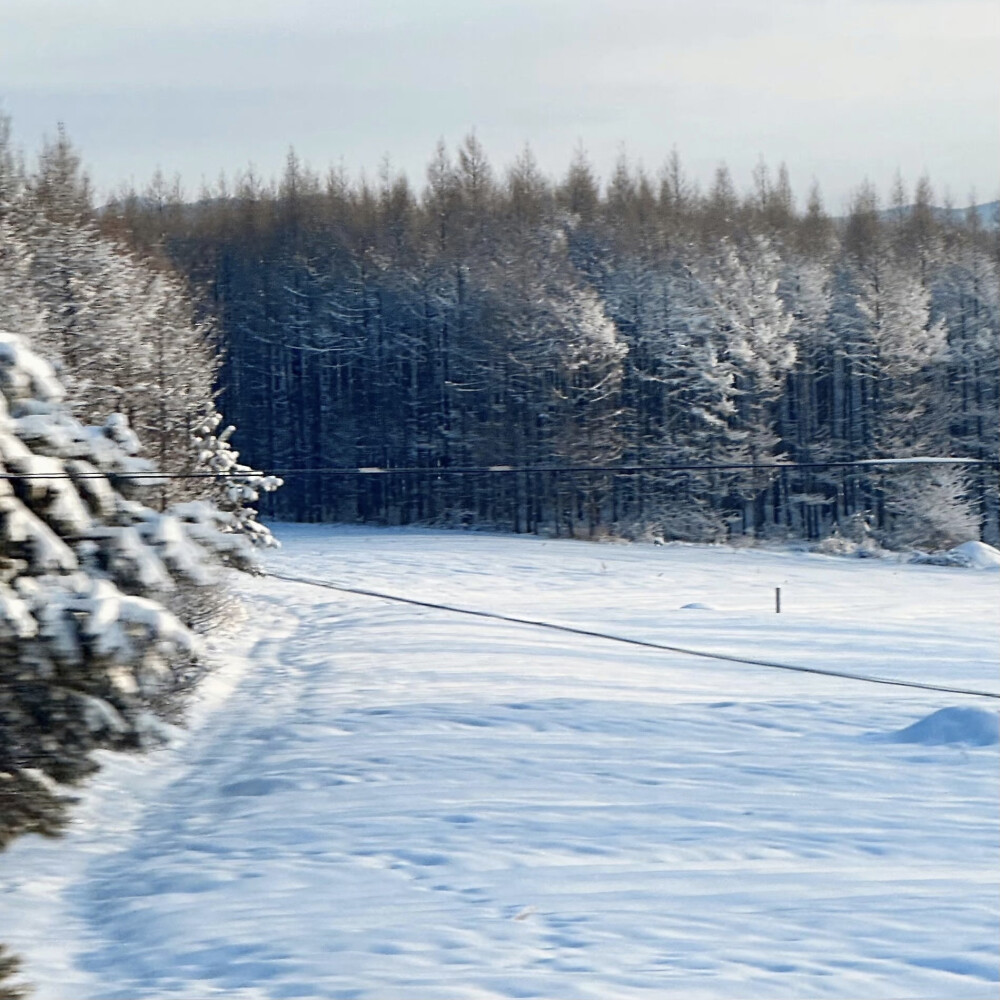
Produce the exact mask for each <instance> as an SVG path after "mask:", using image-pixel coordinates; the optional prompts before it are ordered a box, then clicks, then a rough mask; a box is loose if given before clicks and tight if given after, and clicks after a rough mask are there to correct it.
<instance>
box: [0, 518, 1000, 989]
mask: <svg viewBox="0 0 1000 1000" xmlns="http://www.w3.org/2000/svg"><path fill="white" fill-rule="evenodd" d="M276 531H277V535H278V537H279V539H280V540H281V541H282V543H283V548H282V549H281V550H279V551H277V552H272V553H268V554H267V556H266V563H267V565H268V566H269V567H270V568H272V569H273V570H274V571H275V572H281V573H282V574H287V575H297V576H305V577H312V578H316V579H323V580H327V581H337V582H341V583H343V584H345V585H347V586H355V587H363V588H367V589H371V590H380V591H384V592H391V593H397V594H400V595H405V596H412V597H416V598H418V599H420V600H425V601H440V602H443V603H448V604H454V605H459V606H463V607H467V608H475V609H488V610H495V611H499V612H501V613H504V614H508V615H515V616H522V617H534V618H540V619H541V618H544V619H546V620H549V621H557V622H560V623H564V624H570V625H576V626H579V627H585V628H590V629H595V630H606V631H609V632H614V633H617V634H620V635H628V636H634V637H636V638H642V639H647V640H651V641H658V642H665V643H670V644H673V645H679V646H691V647H695V648H701V649H712V650H717V651H719V652H724V653H730V654H736V655H747V656H750V657H754V658H760V659H773V660H778V661H783V662H790V663H799V664H803V665H814V666H819V667H826V668H830V669H838V670H848V671H855V672H858V673H878V674H881V675H886V676H894V677H898V678H912V679H914V680H919V681H924V682H931V683H934V682H937V683H944V684H949V685H962V686H968V687H977V688H982V689H988V690H993V691H997V690H998V689H1000V684H998V679H997V638H998V635H997V633H998V628H997V615H996V608H997V597H998V596H1000V595H998V590H1000V578H998V577H997V576H996V575H995V574H993V573H973V572H969V571H968V570H966V569H962V568H958V567H949V566H934V565H910V564H904V563H890V562H882V561H867V560H866V561H860V560H845V559H837V558H833V557H829V556H823V555H818V554H810V553H806V552H790V551H769V552H762V551H753V550H732V549H727V548H722V547H700V546H693V545H664V546H656V547H654V546H640V545H634V546H598V545H592V544H587V543H582V542H566V541H545V540H541V539H536V538H525V537H520V538H517V537H502V536H491V535H482V534H461V533H446V532H432V531H413V530H409V531H407V530H402V529H396V530H390V529H384V530H375V529H367V528H331V527H329V526H326V527H324V526H291V525H284V526H282V525H279V526H277V529H276ZM777 586H780V587H781V589H782V613H781V614H780V615H776V614H775V613H774V610H773V595H774V588H775V587H777ZM243 589H244V591H245V595H246V618H245V620H244V621H242V622H241V623H239V625H238V627H236V628H234V630H233V632H232V633H231V635H229V636H228V637H226V638H224V639H219V640H217V642H218V645H219V653H220V657H221V659H222V661H223V666H222V668H221V670H220V672H219V674H218V675H216V676H215V677H212V678H210V682H209V684H208V685H207V686H206V687H204V688H203V689H202V692H201V695H202V700H201V701H200V702H199V703H198V704H196V705H195V708H194V713H193V724H192V726H191V728H190V729H189V730H188V731H186V732H182V733H177V734H176V736H175V739H174V741H173V743H172V744H171V745H170V746H169V747H168V748H166V749H163V750H161V751H158V752H153V753H150V754H149V755H147V756H146V757H129V756H125V757H114V756H112V755H104V757H103V760H104V761H105V767H104V769H103V770H102V771H101V773H100V774H99V775H98V776H97V777H96V778H95V779H94V780H93V781H92V782H91V784H90V785H89V787H88V789H87V790H86V793H85V794H84V799H83V802H82V803H81V805H80V806H79V808H78V810H77V812H76V818H75V821H74V823H73V826H72V829H71V830H70V832H69V834H68V835H67V837H65V838H64V839H63V840H61V841H57V842H49V841H43V840H41V839H39V838H35V837H28V838H23V839H22V840H20V841H17V842H16V843H15V844H14V845H13V846H12V847H11V848H10V849H9V850H8V851H7V852H6V853H5V854H4V855H0V940H3V941H4V942H5V943H6V944H7V945H8V946H10V947H11V948H12V950H14V951H15V952H19V953H21V954H22V956H23V957H24V959H25V964H26V971H27V974H28V977H29V978H30V979H32V980H33V981H34V982H35V983H36V985H37V989H38V992H37V996H38V998H39V1000H45V998H51V997H65V996H74V997H106V998H111V997H157V998H159V997H181V996H193V995H198V996H205V995H210V994H213V993H224V994H225V995H226V996H232V997H237V998H245V1000H250V998H272V997H273V998H278V997H357V998H365V997H387V996H392V997H399V998H407V997H409V998H416V997H428V996H433V997H440V998H451V997H453V998H458V997H481V998H486V997H514V996H519V997H527V996H544V997H575V998H589V997H595V998H596V997H602V998H603V997H608V996H614V997H628V996H650V995H655V996H673V997H685V998H688V997H691V998H698V997H702V998H707V997H714V998H732V997H768V998H782V997H789V998H803V997H841V998H857V997H860V996H864V997H866V998H873V1000H875V998H889V997H904V996H905V997H910V998H932V997H944V996H947V997H950V998H983V1000H985V998H987V997H990V998H994V997H996V995H997V990H998V983H1000V945H998V941H1000V933H998V932H1000V912H998V911H1000V905H998V885H1000V874H998V871H997V866H996V857H997V849H998V847H1000V787H998V783H997V780H996V779H997V763H998V747H997V743H996V739H995V735H994V738H993V740H992V741H990V740H989V739H981V738H980V736H981V735H982V733H984V732H985V733H986V735H987V736H988V735H989V732H990V730H989V722H988V720H990V719H992V720H994V725H995V718H996V716H995V707H996V703H995V702H993V701H990V700H987V699H973V698H965V699H963V698H959V697H957V696H955V695H943V694H933V693H930V692H926V691H917V690H909V689H904V688H890V687H879V686H875V685H870V684H861V683H856V682H851V681H848V680H844V679H838V678H832V677H820V676H813V675H803V674H794V673H787V672H781V671H771V670H767V669H764V668H760V667H751V666H741V665H737V664H734V663H722V662H713V661H707V660H695V659H692V658H689V657H684V656H681V655H678V654H671V653H661V652H656V651H654V650H650V649H642V648H637V647H630V646H625V645H621V644H615V643H612V642H604V641H600V640H593V639H586V638H584V637H581V636H573V635H569V634H564V633H555V632H549V631H545V630H541V629H536V628H530V627H524V626H516V625H512V624H506V623H502V622H497V621H489V620H484V619H474V618H468V617H465V616H459V615H455V614H450V613H446V612H440V611H434V610H431V609H415V608H413V607H407V606H404V605H401V604H394V603H389V602H386V601H381V600H375V599H371V598H365V597H361V596H358V595H347V594H340V593H335V592H332V591H327V590H320V589H317V588H315V587H310V586H307V585H304V584H296V583H286V582H282V581H278V580H275V579H273V578H271V579H267V578H265V579H248V580H247V581H246V582H245V583H244V584H243ZM684 605H708V606H710V607H711V609H712V611H711V613H705V612H704V611H700V612H696V611H695V610H694V609H691V610H685V609H684V607H683V606H684ZM993 732H994V734H995V729H994V730H993ZM873 734H875V738H873ZM977 734H978V735H977Z"/></svg>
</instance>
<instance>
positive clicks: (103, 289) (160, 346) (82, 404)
mask: <svg viewBox="0 0 1000 1000" xmlns="http://www.w3.org/2000/svg"><path fill="white" fill-rule="evenodd" d="M2 124H3V123H2V122H0V125H2ZM89 199H90V192H89V185H88V183H87V180H86V177H85V175H84V174H83V172H82V170H81V167H80V161H79V157H78V155H77V154H76V152H75V151H74V149H73V147H72V145H71V144H70V142H69V140H68V139H67V138H66V135H65V133H64V132H63V131H62V130H60V132H59V135H58V138H57V140H56V141H55V142H53V143H48V144H46V146H45V147H44V149H43V151H42V154H41V156H40V160H39V167H38V170H37V172H36V173H35V174H33V175H29V174H25V173H24V171H21V170H19V169H17V167H16V165H15V164H14V162H13V159H12V156H11V153H10V150H9V141H8V138H7V133H6V132H5V131H4V130H3V129H0V281H2V282H3V284H4V286H5V289H6V290H7V294H6V295H5V296H4V297H3V298H4V301H0V322H2V323H3V324H4V327H5V328H6V329H9V330H16V331H18V332H19V333H20V335H21V336H24V337H27V338H28V339H29V340H30V342H31V344H32V346H33V347H34V348H35V349H36V350H37V351H39V352H40V353H42V354H43V355H44V356H45V357H46V358H47V359H48V360H49V361H50V362H52V363H53V364H54V365H55V366H56V368H57V369H58V372H59V377H60V380H61V381H62V383H63V384H64V386H65V388H66V392H67V405H68V406H69V407H70V409H71V410H72V412H73V414H74V415H75V416H76V417H78V418H79V419H80V420H82V421H83V422H84V423H98V424H99V423H103V422H104V421H105V420H106V419H107V418H108V417H109V416H110V415H111V414H113V413H122V414H124V415H125V416H127V418H128V421H129V425H130V427H131V428H132V429H133V431H134V432H135V433H136V434H137V435H138V437H139V440H140V441H141V442H142V447H143V449H144V454H145V455H146V456H148V457H150V458H152V459H154V460H155V461H156V462H157V465H158V467H159V469H160V470H161V471H162V472H165V473H172V474H174V477H173V478H166V477H165V478H162V479H161V480H160V483H159V488H158V491H157V494H156V495H155V496H153V497H150V498H149V499H150V502H152V503H154V504H156V506H158V507H160V509H166V508H167V507H168V506H170V505H172V504H176V503H179V502H182V501H193V500H199V499H202V500H219V499H224V502H225V505H226V509H227V510H229V511H232V512H233V513H235V514H237V516H236V517H235V518H234V519H233V530H234V531H236V532H242V533H245V534H247V535H248V537H249V538H251V539H252V540H253V541H254V542H255V543H260V544H269V543H271V542H273V539H272V538H271V535H270V533H269V532H268V531H267V530H266V529H264V528H263V526H262V525H260V524H259V522H258V521H257V520H256V511H255V508H254V507H253V506H252V504H253V503H254V502H255V501H256V499H257V498H258V496H259V493H260V492H262V491H263V492H266V491H269V490H272V489H274V488H276V486H277V484H278V480H276V479H274V478H272V477H267V476H263V475H261V474H259V473H256V472H254V470H252V469H249V468H248V467H246V466H239V465H238V463H237V462H236V458H235V456H234V455H233V454H232V449H231V448H228V447H227V448H222V449H221V450H220V445H219V444H218V443H213V431H214V429H215V428H216V427H217V426H218V425H219V424H220V423H222V420H223V418H222V417H221V416H220V415H219V414H218V412H217V410H216V407H215V399H216V389H215V379H216V376H217V374H218V368H219V355H218V351H217V348H216V345H215V343H214V341H213V338H212V335H211V329H210V327H209V326H208V324H206V323H205V322H202V321H199V320H198V319H197V318H196V315H195V307H194V304H193V302H192V299H191V296H190V294H189V292H188V289H187V287H186V285H185V283H184V282H183V281H182V280H181V279H180V278H179V277H178V276H177V275H176V274H174V273H172V272H171V271H170V270H169V269H168V268H167V267H165V266H164V264H163V263H162V262H161V263H155V262H154V261H153V259H152V258H150V257H139V256H138V255H136V254H134V253H132V252H130V251H128V250H127V249H126V248H124V247H123V246H121V245H120V244H118V243H117V242H115V241H114V240H112V239H109V238H107V237H105V236H103V235H102V234H101V232H100V229H99V227H98V224H97V220H96V219H95V218H94V217H93V213H92V211H91V208H90V201H89ZM207 428H208V429H207ZM223 451H225V452H226V456H227V457H226V458H224V459H223V458H222V452H223ZM208 473H216V474H217V475H218V479H214V478H213V477H211V476H209V475H206V474H208ZM234 477H238V481H235V478H234Z"/></svg>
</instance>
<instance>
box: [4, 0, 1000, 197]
mask: <svg viewBox="0 0 1000 1000" xmlns="http://www.w3.org/2000/svg"><path fill="white" fill-rule="evenodd" d="M998 43H1000V4H997V3H996V0H715V2H712V0H618V2H614V3H612V2H608V0H490V2H488V3H480V4H478V5H477V4H475V3H474V0H466V2H464V3H463V2H458V0H433V2H432V0H280V2H277V0H156V2H150V0H0V107H2V109H3V110H4V111H6V113H8V114H9V115H10V116H11V117H12V119H13V125H14V132H15V136H16V138H17V140H18V141H19V143H20V144H21V145H23V146H24V147H26V148H27V149H28V150H29V151H30V150H33V149H35V148H36V147H37V144H38V141H39V139H40V137H41V136H42V135H43V134H45V133H48V134H52V133H53V132H54V129H55V125H56V122H58V121H63V122H65V124H66V126H67V129H68V130H69V134H70V135H71V137H72V138H73V139H74V140H75V141H76V143H77V144H78V145H79V146H80V147H81V148H82V151H83V154H84V158H85V161H86V163H87V165H88V167H89V169H90V172H91V174H92V176H93V178H94V180H95V182H96V184H97V186H98V189H99V191H103V192H107V191H108V190H110V189H111V188H113V187H114V186H115V185H116V184H117V183H118V182H120V181H122V180H130V179H131V180H134V181H135V182H136V183H137V184H139V185H142V184H144V183H145V182H146V181H148V179H149V178H150V176H151V175H152V173H153V171H154V170H155V169H156V168H157V167H161V168H162V169H163V171H164V172H165V173H166V174H168V175H172V174H173V173H175V172H178V173H180V175H181V176H182V178H183V180H184V182H185V185H186V186H187V188H188V189H189V191H190V192H194V193H196V192H197V189H198V188H199V186H200V184H201V182H202V179H203V178H207V179H209V180H212V179H214V178H215V177H216V176H217V175H218V174H219V172H220V171H221V170H225V171H226V172H227V173H228V174H230V175H231V174H232V173H234V172H235V171H237V170H239V169H241V168H243V167H245V166H246V165H247V164H248V163H251V162H252V163H253V164H254V165H255V166H256V168H257V169H258V171H259V172H261V173H263V174H265V175H268V174H272V173H275V172H279V171H280V169H281V166H282V163H283V161H284V157H285V154H286V152H287V149H288V147H289V145H290V144H294V146H295V147H296V149H297V151H298V152H299V154H300V155H301V157H302V158H303V159H305V160H306V161H307V162H309V163H310V164H311V165H312V166H313V167H314V168H317V169H321V170H325V168H326V167H327V166H329V165H331V164H339V163H343V165H344V167H345V168H346V169H347V171H348V172H349V173H356V172H358V171H360V170H361V169H365V170H366V171H367V172H368V173H369V174H374V173H376V172H377V170H378V167H379V164H380V162H381V160H382V159H383V157H384V156H385V155H388V156H389V157H390V159H391V162H392V163H393V164H394V165H395V166H396V167H398V168H399V169H402V170H405V171H406V172H407V173H408V174H409V175H410V177H411V179H413V180H414V181H415V182H417V183H418V184H420V183H422V181H423V177H424V170H425V166H426V164H427V161H428V160H429V158H430V156H431V154H432V152H433V150H434V146H435V144H436V142H437V140H438V139H439V138H444V140H445V141H446V142H447V143H448V144H449V145H452V146H453V145H455V144H457V143H458V142H459V141H461V139H462V137H463V136H464V135H465V134H467V133H468V132H469V131H471V130H473V129H475V131H476V133H477V135H478V137H479V139H480V140H481V142H482V143H483V145H484V146H485V147H486V150H487V152H488V153H489V154H490V157H491V159H492V160H493V162H494V164H495V165H497V166H502V165H503V164H506V163H509V162H510V161H511V160H512V159H513V158H514V157H515V156H516V155H517V153H518V152H519V151H520V150H521V149H522V148H523V146H524V144H525V143H529V144H530V146H531V148H532V150H533V151H534V153H535V156H536V158H537V159H538V161H539V163H540V164H541V166H542V167H543V169H544V170H546V171H547V172H549V173H552V174H558V173H561V172H562V171H563V170H564V169H565V167H566V165H567V164H568V162H569V160H570V158H571V156H572V154H573V150H574V148H575V147H576V146H577V144H579V143H582V145H583V147H584V148H585V149H586V150H587V152H588V154H589V156H590V158H591V161H592V162H593V164H594V166H595V168H596V170H597V171H598V173H599V174H601V175H602V176H604V177H607V175H608V174H609V173H610V171H611V169H612V167H613V164H614V162H615V159H616V158H617V156H618V155H619V153H620V152H621V150H622V149H624V150H625V151H626V153H627V154H628V155H629V157H630V158H632V159H633V160H635V161H637V162H641V163H642V164H643V165H644V166H645V167H646V168H647V169H648V170H649V171H650V172H653V173H655V172H656V170H657V169H658V168H659V167H660V166H661V165H662V163H663V162H664V160H665V159H666V157H667V156H668V155H669V153H670V150H671V148H672V147H674V146H676V147H677V149H678V152H679V153H680V155H681V158H682V161H683V162H684V164H685V166H686V167H687V169H688V172H689V174H690V175H691V176H692V177H694V178H695V179H697V180H699V181H700V182H701V183H703V184H706V183H708V182H709V181H710V179H711V176H712V173H713V172H714V170H715V167H716V165H717V164H718V163H719V162H720V161H722V160H724V161H726V162H727V163H728V164H729V166H730V169H731V170H732V173H733V176H734V179H735V181H736V183H737V186H738V187H745V186H748V185H749V182H750V175H751V171H752V169H753V166H754V164H755V163H756V162H757V161H758V160H759V159H760V158H761V157H763V158H764V159H765V160H766V161H767V162H769V163H770V164H771V165H772V166H776V165H777V164H778V163H779V162H780V161H782V160H783V161H785V162H786V163H787V165H788V168H789V171H790V174H791V178H792V183H793V187H794V188H795V189H796V192H797V193H798V194H800V195H803V196H804V194H805V192H806V190H807V188H808V186H809V184H810V182H811V180H812V179H813V178H816V179H817V180H818V181H819V182H820V185H821V187H822V189H823V192H824V195H825V197H826V200H827V203H828V206H829V207H830V208H831V210H834V211H836V210H838V209H840V208H841V207H842V206H843V204H844V202H845V200H846V198H847V196H848V193H849V191H850V189H851V188H852V187H854V186H855V185H857V184H858V183H859V182H860V181H861V180H863V179H864V178H866V177H867V178H869V179H871V180H872V181H873V182H875V183H876V184H877V185H878V186H879V188H880V189H882V190H883V191H887V190H888V187H889V184H890V182H891V180H892V177H893V175H894V174H895V172H896V170H897V169H898V170H900V171H901V172H902V174H903V177H904V179H906V180H907V181H908V182H909V183H912V182H913V181H915V180H916V178H917V177H918V176H919V175H920V174H921V173H922V172H924V171H926V172H927V173H928V174H929V175H930V176H931V179H932V181H933V182H934V183H935V186H936V187H937V188H938V189H939V190H942V191H943V190H944V189H947V190H948V191H949V192H950V193H951V195H952V197H953V198H954V199H955V201H956V202H957V203H959V204H964V203H965V202H966V199H967V197H968V194H969V192H970V189H972V188H975V190H976V192H977V194H978V196H979V200H981V201H986V200H990V199H992V198H995V197H996V196H997V191H998V188H1000V170H998V164H1000V129H998V124H1000V122H998V97H1000V69H998V64H1000V60H998V59H997V53H998V52H1000V44H998Z"/></svg>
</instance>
